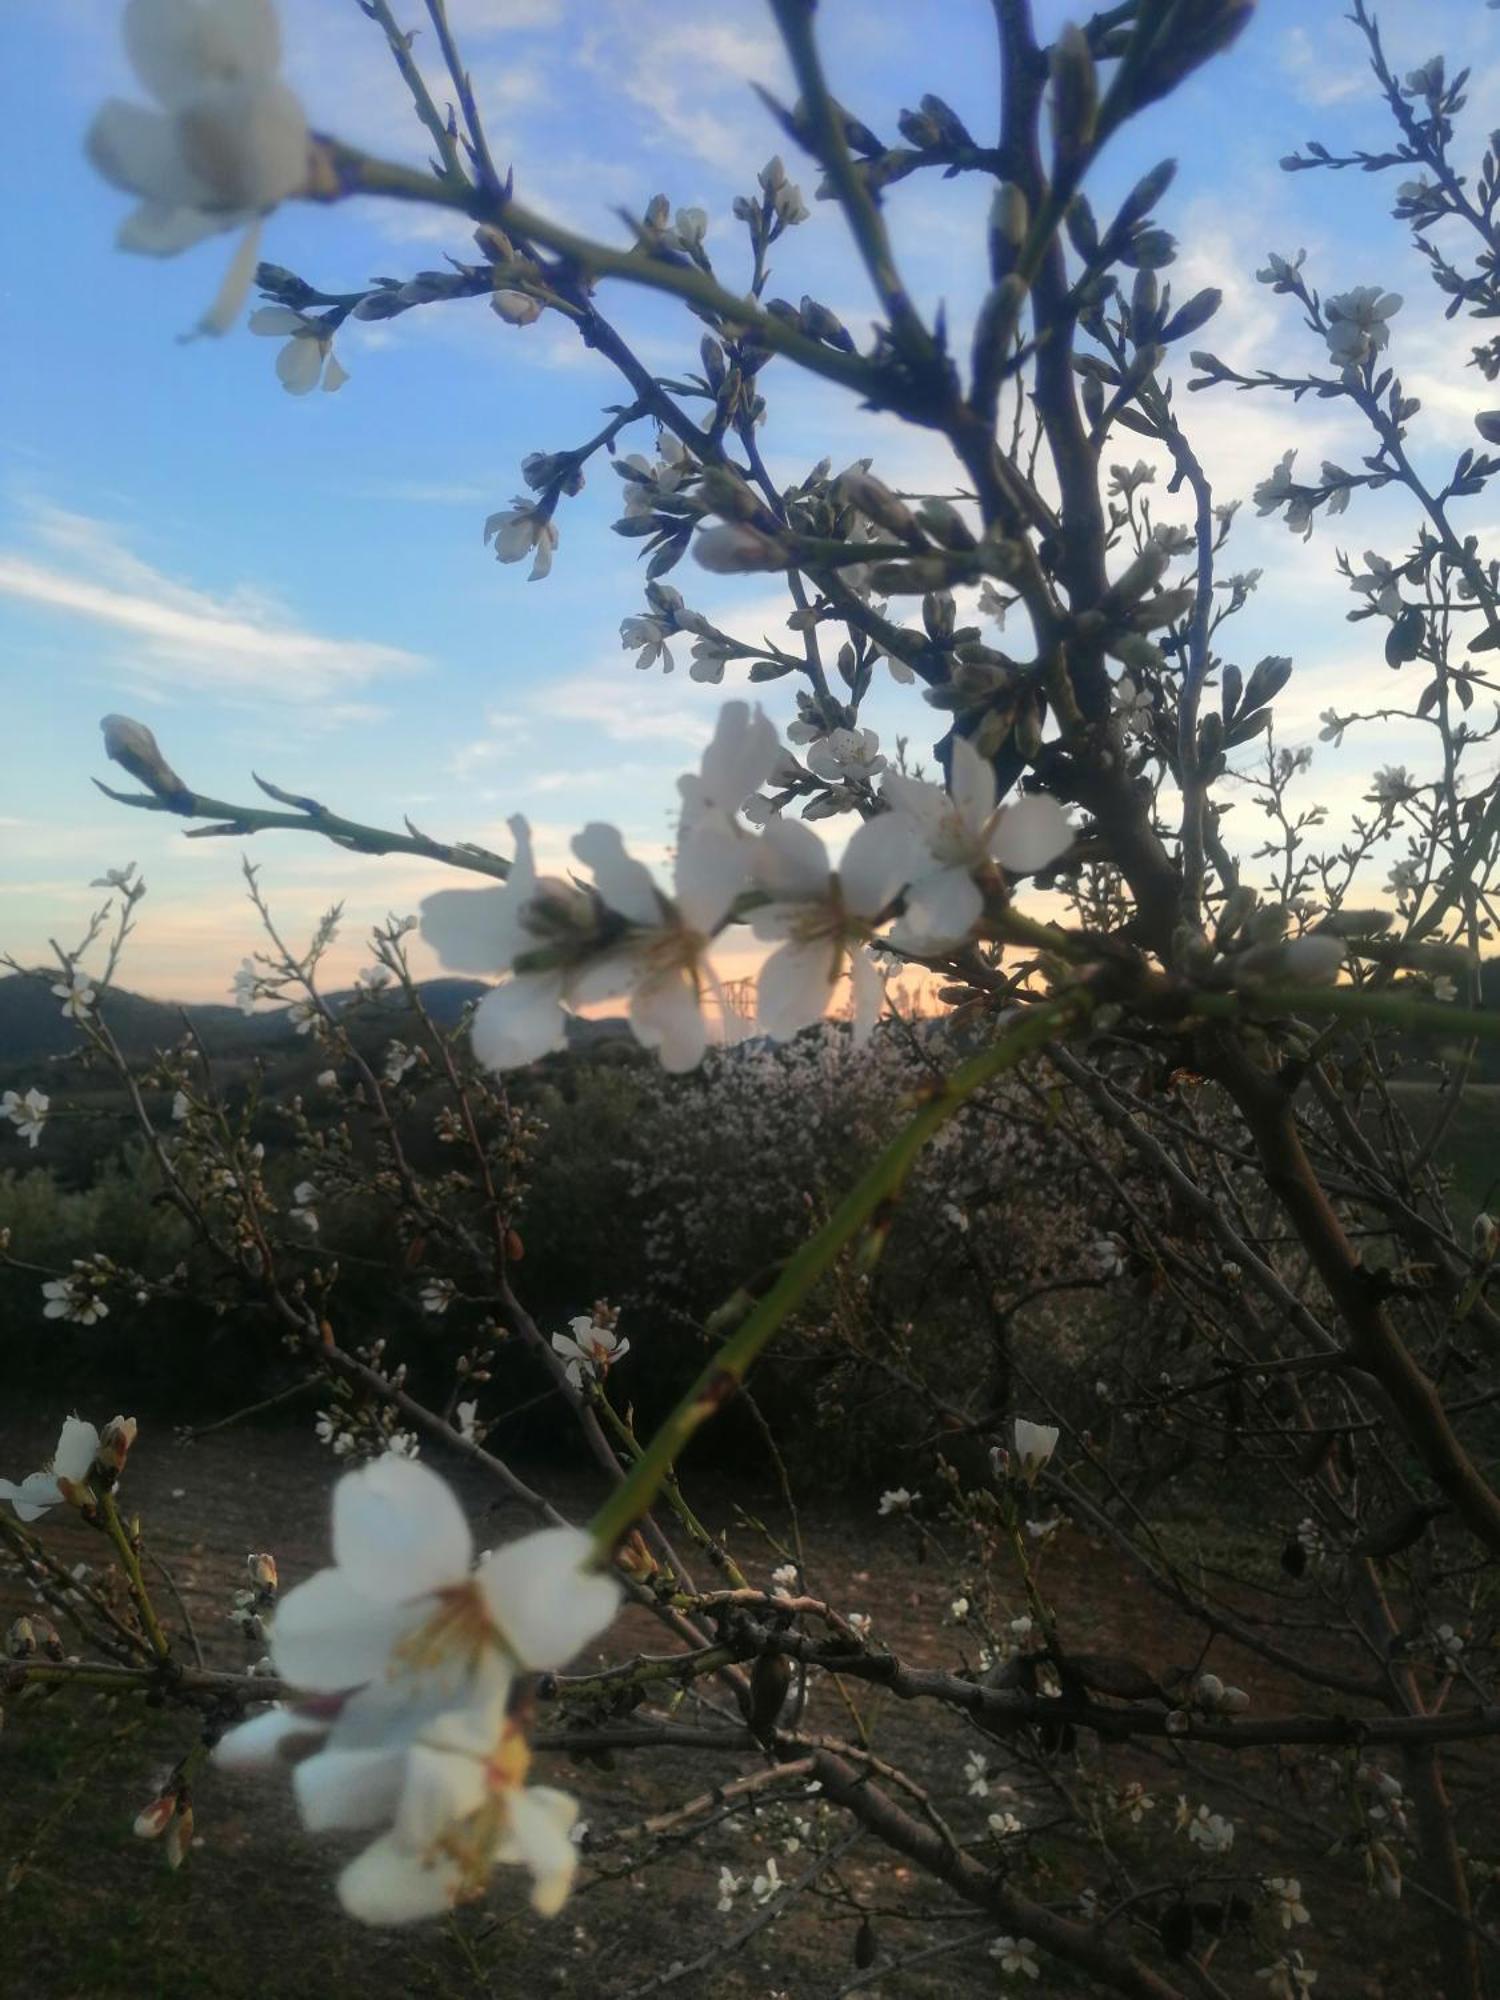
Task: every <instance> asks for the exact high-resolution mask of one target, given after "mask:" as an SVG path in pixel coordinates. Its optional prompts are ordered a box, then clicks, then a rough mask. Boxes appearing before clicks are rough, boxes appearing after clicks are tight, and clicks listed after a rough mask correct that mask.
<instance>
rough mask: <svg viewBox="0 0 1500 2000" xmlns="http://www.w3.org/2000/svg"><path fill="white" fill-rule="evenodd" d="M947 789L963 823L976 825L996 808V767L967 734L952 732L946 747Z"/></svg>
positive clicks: (969, 825)
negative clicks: (950, 745)
mask: <svg viewBox="0 0 1500 2000" xmlns="http://www.w3.org/2000/svg"><path fill="white" fill-rule="evenodd" d="M949 766H950V772H949V780H948V790H949V792H950V794H951V795H952V798H953V803H954V805H955V806H957V808H958V811H959V816H960V817H961V818H962V820H963V822H964V824H965V826H967V827H969V828H971V829H976V830H977V829H978V828H979V827H981V826H983V825H984V823H985V821H986V820H987V819H988V818H989V816H990V814H991V813H992V812H993V811H994V810H995V771H994V766H993V765H991V764H990V763H988V762H987V761H986V760H985V759H984V758H983V757H981V756H980V754H979V752H978V751H977V750H976V749H975V748H974V745H973V744H972V743H971V742H970V741H969V739H968V737H967V736H955V737H954V739H953V744H952V748H951V749H950V751H949Z"/></svg>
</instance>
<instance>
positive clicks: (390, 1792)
mask: <svg viewBox="0 0 1500 2000" xmlns="http://www.w3.org/2000/svg"><path fill="white" fill-rule="evenodd" d="M406 1757H407V1752H406V1749H405V1746H404V1745H402V1746H399V1747H397V1748H395V1749H382V1750H320V1751H319V1752H318V1753H317V1754H316V1756H313V1757H305V1758H304V1759H303V1760H302V1762H301V1763H300V1764H298V1765H297V1767H296V1769H295V1770H294V1771H293V1772H292V1790H293V1792H294V1793H295V1794H296V1799H297V1810H298V1812H299V1813H300V1814H301V1815H302V1824H303V1825H304V1826H305V1827H306V1828H307V1830H308V1832H309V1833H327V1832H328V1831H329V1830H330V1829H331V1828H334V1827H366V1826H385V1825H388V1824H389V1822H390V1821H391V1820H392V1819H393V1818H394V1816H395V1812H396V1807H397V1805H398V1804H399V1803H400V1800H401V1796H402V1779H403V1776H404V1773H405V1768H406Z"/></svg>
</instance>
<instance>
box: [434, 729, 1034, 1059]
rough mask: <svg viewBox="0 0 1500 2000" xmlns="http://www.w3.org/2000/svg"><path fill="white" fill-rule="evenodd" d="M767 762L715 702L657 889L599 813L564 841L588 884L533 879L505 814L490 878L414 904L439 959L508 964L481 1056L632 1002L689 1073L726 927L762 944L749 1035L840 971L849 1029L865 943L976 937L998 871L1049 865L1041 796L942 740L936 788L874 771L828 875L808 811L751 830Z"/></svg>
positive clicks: (928, 949) (801, 1019)
mask: <svg viewBox="0 0 1500 2000" xmlns="http://www.w3.org/2000/svg"><path fill="white" fill-rule="evenodd" d="M782 757H783V752H782V749H781V745H780V742H779V740H778V737H777V733H776V730H775V728H774V727H773V725H772V724H771V722H770V721H769V720H768V718H767V717H766V716H765V715H764V714H762V712H761V711H760V709H759V708H752V707H750V706H749V705H748V704H746V703H744V702H738V701H735V702H728V703H726V704H725V706H724V708H723V709H722V711H721V712H720V716H719V721H718V727H717V729H716V730H715V733H714V737H713V740H712V742H711V743H710V745H709V747H708V749H707V751H706V752H705V754H704V757H703V762H702V765H701V767H700V769H699V770H698V771H697V772H695V773H690V774H688V775H686V776H684V777H683V778H681V779H680V780H679V784H678V789H679V791H680V793H681V799H682V804H681V812H680V816H679V823H678V833H677V850H676V860H675V868H674V880H673V892H672V894H671V895H668V894H667V893H666V891H664V890H663V889H661V888H660V887H659V886H658V885H657V883H656V882H655V881H654V880H653V878H652V876H651V873H650V871H649V870H648V869H647V868H646V867H645V866H644V865H643V864H642V863H641V862H639V861H637V860H635V859H633V858H632V857H631V856H630V855H629V854H628V853H627V852H626V850H625V845H624V842H623V841H622V839H621V837H620V834H619V832H618V830H617V829H616V828H615V827H612V826H608V825H604V824H602V823H599V822H595V823H593V824H592V825H589V826H586V827H585V828H584V829H583V831H582V832H581V833H579V834H578V835H576V836H575V838H574V840H573V852H574V854H575V855H576V856H577V858H578V859H579V860H580V861H581V862H582V863H583V864H584V866H585V867H586V868H588V869H589V871H590V872H591V874H592V877H593V880H592V883H591V885H589V886H582V885H580V884H579V883H577V882H576V881H573V880H563V879H562V878H560V877H555V876H543V875H539V874H538V872H537V866H536V861H535V858H534V855H533V851H532V843H531V831H530V828H529V826H528V825H527V823H526V821H525V820H524V819H523V818H521V817H519V816H517V817H516V818H513V819H512V820H511V822H510V826H511V831H512V833H513V835H514V836H515V842H516V854H515V859H514V862H513V863H512V867H511V872H510V875H509V878H508V879H507V881H506V882H505V884H504V886H503V887H502V888H497V889H447V890H440V891H439V892H438V893H437V894H436V895H433V896H429V897H428V898H427V900H426V901H425V902H424V903H423V905H422V934H423V936H424V938H425V939H426V940H427V942H428V943H429V944H430V945H431V946H432V947H433V949H434V950H435V951H436V952H437V954H438V956H439V958H440V959H441V960H442V961H443V963H444V965H446V966H447V967H448V968H449V969H450V970H452V971H456V972H469V973H481V972H499V973H503V974H506V975H508V976H507V977H506V978H505V980H504V983H503V984H501V985H499V986H497V987H496V988H495V989H494V990H493V991H492V992H491V993H490V994H488V995H487V996H486V998H485V999H484V1000H483V1001H482V1002H481V1003H480V1006H479V1008H478V1011H477V1012H476V1014H475V1017H474V1026H473V1039H474V1051H475V1054H476V1055H477V1056H478V1058H479V1060H480V1061H481V1062H482V1063H484V1064H486V1065H487V1066H488V1067H490V1068H494V1069H510V1068H515V1067H518V1066H520V1065H522V1064H525V1063H528V1062H531V1061H534V1060H535V1059H536V1058H537V1057H539V1056H543V1055H546V1054H548V1053H549V1052H551V1051H553V1050H556V1049H560V1048H561V1047H562V1046H563V1043H564V1033H565V1013H566V1012H567V1011H569V1010H576V1009H579V1008H582V1007H586V1006H588V1005H590V1004H591V1003H596V1002H600V1001H605V1000H611V999H619V998H622V997H625V996H628V998H629V1005H630V1021H631V1026H632V1028H633V1029H634V1031H635V1034H636V1037H637V1039H638V1040H639V1041H640V1042H641V1043H642V1044H643V1045H644V1046H645V1047H647V1048H650V1049H654V1050H656V1051H657V1052H658V1054H659V1055H660V1057H661V1060H662V1063H663V1065H664V1066H665V1067H666V1068H667V1069H669V1070H686V1069H692V1068H694V1067H695V1066H696V1065H697V1063H698V1062H699V1061H700V1060H701V1058H702V1056H703V1052H704V1050H705V1048H706V1047H707V1044H708V1022H707V1020H706V1019H705V1007H706V1003H711V1002H712V1000H713V998H714V996H715V995H716V994H717V993H718V991H719V984H720V983H719V976H718V974H717V972H716V971H715V969H714V966H713V963H712V959H711V947H712V945H713V943H714V941H715V939H716V938H717V936H718V934H719V933H720V931H721V930H722V929H723V928H724V927H725V926H726V924H728V923H729V922H731V921H747V922H748V923H749V926H750V928H751V930H752V931H753V932H754V934H755V936H756V937H758V938H760V939H762V940H764V941H765V942H767V943H770V944H772V945H774V947H775V949H773V950H772V951H771V953H770V955H769V956H768V957H767V958H766V960H765V962H764V964H763V965H762V966H761V969H760V972H759V974H758V977H757V981H756V1019H757V1023H758V1025H759V1027H760V1028H761V1030H762V1031H763V1032H764V1033H766V1034H768V1035H770V1036H771V1037H772V1038H773V1039H775V1040H778V1041H782V1040H788V1039H790V1038H791V1037H792V1036H794V1035H796V1034H798V1033H800V1032H801V1030H802V1029H804V1028H806V1027H810V1026H811V1025H812V1023H813V1022H815V1021H817V1020H819V1019H821V1018H822V1016H823V1015H824V1013H825V1012H826V1011H827V1009H828V1006H829V1003H830V1001H831V999H832V997H833V994H834V992H835V990H836V988H837V987H838V986H839V984H840V982H841V981H842V980H843V979H844V978H846V977H847V979H848V981H849V985H850V988H851V990H852V996H853V1014H854V1029H855V1039H856V1041H859V1040H862V1039H863V1038H864V1037H865V1036H866V1035H867V1034H868V1032H869V1030H870V1029H871V1028H872V1027H873V1025H874V1023H875V1020H876V1018H877V1017H878V1015H879V1011H880V1006H881V1000H882V991H883V989H882V984H881V977H880V973H879V971H878V969H877V967H876V963H875V960H874V957H873V956H872V952H871V946H872V945H873V944H875V943H876V942H877V940H879V941H881V942H884V943H887V944H888V945H889V946H891V947H892V948H894V949H896V950H899V951H902V952H908V953H911V954H914V955H921V954H925V953H934V952H941V951H945V950H951V949H952V948H954V947H955V946H957V945H959V944H961V943H962V942H963V941H964V940H965V939H967V938H968V937H970V936H971V935H972V934H973V933H974V932H975V930H976V929H977V927H978V925H979V923H980V920H981V918H982V917H983V915H984V912H985V907H986V897H987V894H988V893H992V892H998V891H999V890H1000V889H1001V888H1002V886H1003V876H1004V875H1022V874H1030V873H1034V872H1036V871H1038V870H1040V869H1043V868H1046V867H1048V866H1049V865H1050V864H1051V863H1053V862H1055V861H1057V860H1058V859H1059V858H1060V857H1061V856H1062V855H1063V854H1064V853H1066V851H1067V849H1068V847H1069V846H1070V844H1071V842H1072V837H1073V836H1072V830H1071V828H1070V827H1069V825H1068V821H1067V817H1066V815H1065V814H1064V813H1063V810H1062V808H1061V807H1060V806H1059V805H1058V804H1057V802H1056V801H1055V800H1053V799H1050V798H1046V797H1043V796H1040V795H1039V796H1035V797H1028V798H1024V799H1021V800H1019V801H1018V802H1017V803H1016V804H1014V805H1012V806H1010V807H1007V808H1004V809H1002V808H1001V807H1000V806H999V804H998V801H997V797H996V782H995V774H994V771H993V769H992V767H991V766H990V765H989V764H988V763H987V762H986V761H985V760H984V759H983V758H982V757H981V756H980V755H979V753H978V752H977V751H976V750H975V749H974V747H973V746H972V745H971V744H970V743H968V742H967V741H966V740H965V739H964V738H962V737H955V738H954V741H953V747H952V758H951V776H950V781H949V784H948V785H947V787H944V786H941V785H937V784H933V783H930V782H927V781H925V780H922V779H917V778H911V777H907V776H905V775H903V774H900V773H897V772H894V771H890V770H887V771H885V772H884V773H883V774H882V777H881V803H882V805H883V807H884V810H882V811H880V812H877V813H876V814H875V815H874V816H873V817H871V818H869V819H866V820H864V821H863V822H862V824H861V825H860V826H859V828H858V829H857V830H856V832H855V833H854V834H853V835H852V837H851V838H850V840H849V842H848V845H847V846H846V848H845V850H844V853H843V857H842V859H841V861H840V863H839V866H838V868H837V869H836V870H835V868H834V867H833V866H832V864H831V863H830V861H829V858H828V853H827V850H826V848H825V847H824V844H823V842H822V841H821V839H820V838H819V837H818V835H817V834H816V833H814V832H813V830H812V828H811V827H809V826H808V825H806V824H805V823H804V822H801V821H795V820H786V819H783V818H780V817H775V816H772V817H770V818H769V820H768V823H767V824H766V825H765V826H764V828H763V829H762V830H759V831H757V830H755V829H754V828H753V827H752V826H751V825H750V824H749V823H748V820H749V817H750V816H751V814H750V808H751V803H752V802H753V801H754V800H756V799H757V798H758V796H759V794H760V792H761V788H762V787H763V786H764V785H765V784H766V783H767V782H768V780H769V779H770V778H771V776H772V773H773V771H774V770H775V769H776V768H777V765H778V763H779V762H780V761H781V759H782ZM872 768H873V766H872ZM1002 871H1003V873H1002Z"/></svg>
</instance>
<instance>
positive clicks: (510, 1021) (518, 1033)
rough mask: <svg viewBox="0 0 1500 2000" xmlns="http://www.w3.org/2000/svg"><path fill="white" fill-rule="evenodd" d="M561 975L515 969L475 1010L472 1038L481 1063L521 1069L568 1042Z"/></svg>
mask: <svg viewBox="0 0 1500 2000" xmlns="http://www.w3.org/2000/svg"><path fill="white" fill-rule="evenodd" d="M562 991H563V983H562V975H561V974H560V973H556V972H518V973H517V974H516V975H515V976H514V977H513V978H511V979H509V980H507V981H506V983H505V985H503V986H497V987H496V988H495V989H494V991H493V992H492V993H486V994H485V996H484V998H483V999H482V1000H481V1001H480V1003H479V1005H478V1007H476V1008H475V1010H474V1020H473V1024H472V1026H471V1028H470V1040H471V1042H472V1044H473V1049H474V1060H475V1061H476V1062H478V1063H481V1064H482V1065H483V1066H484V1068H485V1069H494V1070H506V1069H520V1068H522V1067H523V1066H524V1065H525V1064H526V1063H531V1062H536V1061H537V1060H538V1059H539V1058H540V1057H542V1056H545V1055H551V1054H552V1053H553V1051H554V1050H556V1049H561V1048H564V1047H566V1045H567V1029H566V1026H565V1023H564V1021H563V1012H562Z"/></svg>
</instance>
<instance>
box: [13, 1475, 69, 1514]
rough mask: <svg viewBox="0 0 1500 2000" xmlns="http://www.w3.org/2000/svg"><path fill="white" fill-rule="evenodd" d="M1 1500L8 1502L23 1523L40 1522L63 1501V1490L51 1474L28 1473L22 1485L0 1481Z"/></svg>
mask: <svg viewBox="0 0 1500 2000" xmlns="http://www.w3.org/2000/svg"><path fill="white" fill-rule="evenodd" d="M0 1500H8V1501H9V1502H10V1504H11V1505H12V1507H14V1508H15V1510H16V1517H17V1519H18V1520H22V1521H39V1520H40V1519H41V1517H42V1515H43V1514H45V1513H46V1511H47V1509H48V1508H49V1507H56V1506H57V1505H59V1503H60V1502H61V1500H62V1488H61V1487H60V1486H59V1485H58V1483H57V1481H56V1480H55V1479H54V1478H53V1477H52V1475H51V1473H50V1472H28V1473H27V1475H26V1477H25V1478H24V1479H23V1480H22V1481H21V1483H20V1485H19V1486H17V1485H15V1484H14V1483H13V1482H12V1481H11V1480H9V1479H0Z"/></svg>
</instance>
